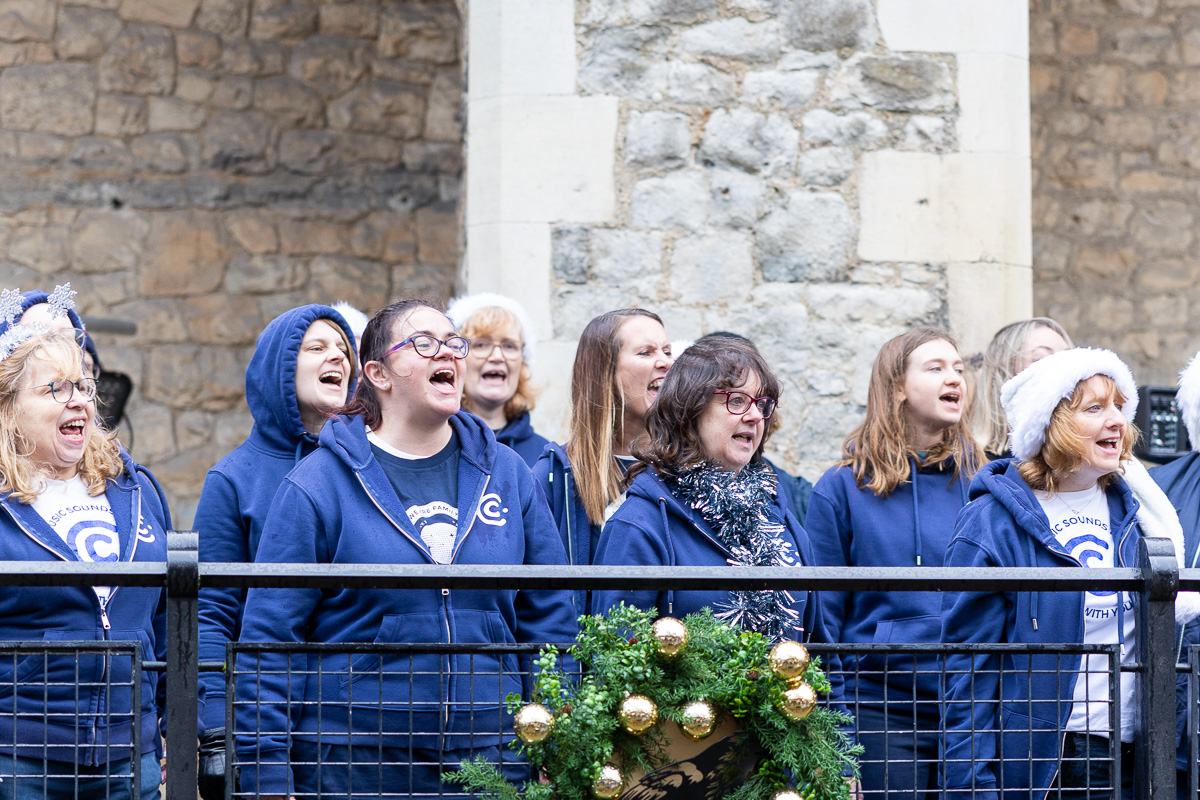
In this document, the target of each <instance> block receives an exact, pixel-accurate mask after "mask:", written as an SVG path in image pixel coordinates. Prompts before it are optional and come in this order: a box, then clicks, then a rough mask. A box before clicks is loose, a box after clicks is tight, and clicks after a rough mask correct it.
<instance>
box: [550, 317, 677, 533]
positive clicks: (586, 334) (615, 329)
mask: <svg viewBox="0 0 1200 800" xmlns="http://www.w3.org/2000/svg"><path fill="white" fill-rule="evenodd" d="M633 317H649V318H650V319H652V320H654V321H655V322H657V323H658V324H659V325H661V324H662V319H661V318H659V316H658V315H657V314H655V313H654V312H653V311H646V310H645V309H641V308H623V309H620V310H618V311H609V312H607V313H604V314H601V315H600V316H598V317H596V318H595V319H593V320H592V321H591V322H589V323H588V324H587V327H586V328H584V329H583V333H582V334H580V336H579V346H578V348H577V349H576V350H575V365H574V367H573V368H572V369H571V438H570V440H569V441H568V442H567V458H569V459H570V460H571V469H572V471H573V472H574V476H575V488H576V490H577V491H578V492H579V497H580V499H581V500H582V501H583V508H584V510H585V511H586V512H587V517H588V522H590V523H591V524H593V525H601V524H603V523H604V509H606V508H608V504H609V503H611V502H612V501H613V500H615V499H617V497H618V496H620V494H621V470H620V468H619V467H618V466H617V460H616V458H615V457H614V456H613V453H614V447H613V442H614V441H616V439H617V437H619V436H621V435H623V433H624V425H625V397H624V395H623V394H622V393H621V385H620V383H619V382H618V381H617V359H618V357H619V356H620V353H621V338H620V330H621V326H622V325H624V324H625V323H626V322H627V321H629V320H630V319H631V318H633Z"/></svg>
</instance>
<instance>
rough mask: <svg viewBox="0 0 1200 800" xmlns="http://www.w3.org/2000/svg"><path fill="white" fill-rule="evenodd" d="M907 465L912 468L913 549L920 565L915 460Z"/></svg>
mask: <svg viewBox="0 0 1200 800" xmlns="http://www.w3.org/2000/svg"><path fill="white" fill-rule="evenodd" d="M908 466H909V468H910V469H911V470H912V487H913V492H912V504H913V549H914V550H916V551H917V566H918V567H919V566H921V502H920V498H919V496H918V493H917V461H916V459H913V458H910V459H909V460H908Z"/></svg>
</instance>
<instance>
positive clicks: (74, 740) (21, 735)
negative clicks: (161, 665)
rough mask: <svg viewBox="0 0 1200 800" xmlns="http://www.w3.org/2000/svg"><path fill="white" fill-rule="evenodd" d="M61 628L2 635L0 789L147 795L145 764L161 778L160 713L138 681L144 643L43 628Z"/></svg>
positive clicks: (7, 792)
mask: <svg viewBox="0 0 1200 800" xmlns="http://www.w3.org/2000/svg"><path fill="white" fill-rule="evenodd" d="M56 635H57V636H60V637H61V638H60V639H59V640H58V641H42V642H0V796H3V797H18V798H21V797H81V798H82V797H87V798H97V799H98V800H103V799H104V798H114V799H115V798H129V797H141V796H142V789H141V787H142V777H143V774H142V773H143V772H144V771H145V767H146V766H147V764H151V765H152V766H153V774H147V775H146V776H145V777H146V778H147V779H148V780H153V785H154V786H157V785H158V782H159V776H158V757H157V755H155V753H156V751H157V750H158V748H157V747H156V744H157V742H158V736H159V729H158V718H159V713H158V709H157V704H156V700H155V697H153V696H151V697H146V696H144V695H145V693H144V692H143V691H142V670H143V662H142V646H141V643H140V642H138V641H70V640H68V638H67V637H69V633H68V634H62V633H61V632H55V631H51V632H48V633H47V636H48V637H50V636H56ZM158 680H160V678H159V676H157V675H154V676H153V677H152V681H153V683H154V685H157V682H158ZM143 744H146V745H147V746H148V747H149V750H150V752H149V753H148V754H143V752H142V745H143ZM144 755H145V756H146V757H145V758H144V757H143V756H144ZM143 762H145V763H143ZM5 784H7V786H5Z"/></svg>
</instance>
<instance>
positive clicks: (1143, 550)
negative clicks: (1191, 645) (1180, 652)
mask: <svg viewBox="0 0 1200 800" xmlns="http://www.w3.org/2000/svg"><path fill="white" fill-rule="evenodd" d="M1138 567H1139V568H1140V569H1141V570H1142V576H1143V578H1144V580H1145V589H1144V590H1143V594H1142V602H1141V605H1140V611H1139V613H1138V621H1137V640H1138V649H1139V656H1138V658H1139V660H1140V661H1141V662H1142V664H1143V666H1144V670H1143V672H1142V681H1141V684H1142V685H1141V707H1142V709H1141V717H1140V719H1139V725H1138V730H1137V731H1136V733H1135V735H1134V742H1135V747H1136V752H1135V756H1136V758H1135V761H1136V762H1137V769H1136V774H1135V776H1134V777H1135V780H1136V785H1135V790H1134V796H1135V797H1136V798H1137V800H1174V798H1175V596H1176V595H1177V594H1178V593H1179V564H1178V562H1177V561H1176V560H1175V547H1174V545H1172V544H1171V541H1170V540H1169V539H1142V540H1141V544H1140V545H1139V547H1138Z"/></svg>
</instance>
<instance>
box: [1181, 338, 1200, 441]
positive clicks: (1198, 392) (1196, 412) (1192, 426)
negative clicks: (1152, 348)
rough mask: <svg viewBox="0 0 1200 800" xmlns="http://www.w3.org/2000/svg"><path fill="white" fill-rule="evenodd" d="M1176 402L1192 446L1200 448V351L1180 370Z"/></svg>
mask: <svg viewBox="0 0 1200 800" xmlns="http://www.w3.org/2000/svg"><path fill="white" fill-rule="evenodd" d="M1175 404H1176V405H1177V406H1179V413H1180V414H1182V415H1183V424H1184V425H1185V426H1187V432H1188V438H1189V439H1190V440H1191V441H1192V448H1193V449H1194V450H1200V353H1197V354H1196V355H1195V356H1193V357H1192V360H1191V361H1189V362H1188V365H1187V366H1186V367H1184V368H1183V369H1182V370H1181V371H1180V372H1179V391H1178V392H1176V393H1175Z"/></svg>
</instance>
